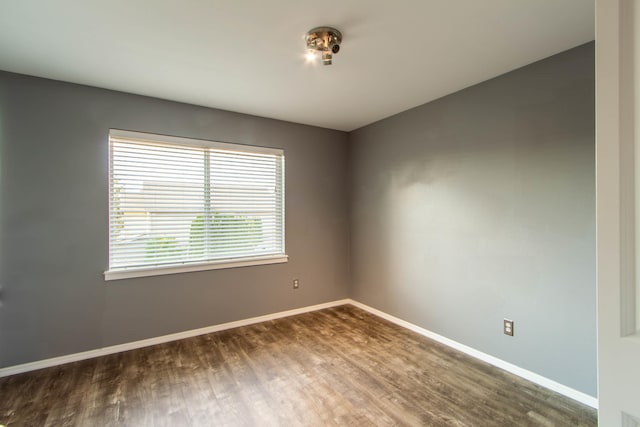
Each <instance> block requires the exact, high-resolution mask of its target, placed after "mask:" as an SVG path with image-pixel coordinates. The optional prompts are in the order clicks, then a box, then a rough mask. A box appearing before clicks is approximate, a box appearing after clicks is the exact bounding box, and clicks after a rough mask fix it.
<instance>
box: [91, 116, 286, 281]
mask: <svg viewBox="0 0 640 427" xmlns="http://www.w3.org/2000/svg"><path fill="white" fill-rule="evenodd" d="M111 138H126V139H129V140H135V141H141V142H157V143H169V144H178V145H185V146H189V147H194V146H200V147H206V148H217V149H223V150H231V151H243V152H249V153H258V154H272V155H279V156H282V171H281V173H282V176H281V182H282V198H283V200H282V204H283V207H282V210H283V212H282V244H283V253H282V254H268V255H259V256H255V257H239V258H227V259H224V258H223V259H216V260H211V261H205V262H197V263H196V262H188V261H186V262H184V263H182V265H180V264H173V265H167V266H158V265H155V266H149V267H130V268H126V267H125V268H117V269H114V270H109V269H107V270H106V271H105V272H104V279H105V280H106V281H110V280H120V279H129V278H136V277H149V276H160V275H166V274H176V273H189V272H197V271H206V270H217V269H224V268H237V267H250V266H258V265H268V264H280V263H286V262H288V261H289V256H288V255H287V254H286V240H285V228H286V226H285V224H286V221H285V210H286V209H285V202H284V199H285V177H284V150H282V149H280V148H271V147H261V146H255V145H246V144H238V143H229V142H221V141H210V140H204V139H197V138H183V137H178V136H170V135H160V134H151V133H144V132H134V131H127V130H121V129H109V147H110V146H111ZM109 151H110V150H109ZM109 156H111V154H109ZM110 162H111V160H109V164H110ZM110 173H111V167H110V166H109V174H110ZM110 182H111V177H110V176H109V180H108V183H109V185H108V190H107V191H108V192H109V210H108V215H109V217H110V215H111V197H110V191H111V190H110V188H111V184H110ZM108 234H109V236H110V232H109V233H108ZM107 240H108V243H109V245H111V237H109V238H108V239H107ZM108 255H109V256H111V250H110V249H109V251H108ZM109 265H110V262H109Z"/></svg>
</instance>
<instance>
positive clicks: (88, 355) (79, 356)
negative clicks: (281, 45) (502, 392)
mask: <svg viewBox="0 0 640 427" xmlns="http://www.w3.org/2000/svg"><path fill="white" fill-rule="evenodd" d="M344 304H352V305H354V306H356V307H358V308H361V309H363V310H365V311H368V312H369V313H371V314H374V315H376V316H378V317H381V318H383V319H386V320H388V321H390V322H392V323H395V324H396V325H399V326H402V327H403V328H406V329H409V330H411V331H413V332H416V333H418V334H420V335H423V336H425V337H427V338H431V339H433V340H435V341H438V342H440V343H442V344H444V345H446V346H448V347H451V348H454V349H456V350H458V351H461V352H463V353H466V354H468V355H470V356H473V357H475V358H476V359H479V360H482V361H484V362H487V363H489V364H491V365H493V366H496V367H498V368H500V369H503V370H505V371H507V372H511V373H512V374H515V375H517V376H519V377H522V378H524V379H526V380H529V381H531V382H533V383H535V384H538V385H541V386H543V387H546V388H548V389H549V390H553V391H555V392H557V393H560V394H562V395H564V396H567V397H569V398H571V399H573V400H576V401H578V402H581V403H584V404H585V405H588V406H590V407H592V408H596V409H597V408H598V399H596V398H595V397H593V396H590V395H588V394H585V393H582V392H580V391H578V390H575V389H572V388H571V387H567V386H565V385H563V384H560V383H558V382H555V381H553V380H550V379H549V378H546V377H543V376H542V375H538V374H536V373H534V372H531V371H528V370H526V369H523V368H520V367H519V366H516V365H513V364H511V363H509V362H505V361H504V360H501V359H498V358H497V357H494V356H491V355H489V354H486V353H483V352H481V351H478V350H476V349H474V348H471V347H468V346H466V345H464V344H460V343H459V342H456V341H453V340H451V339H449V338H446V337H443V336H442V335H438V334H436V333H435V332H431V331H429V330H427V329H424V328H421V327H420V326H417V325H414V324H413V323H409V322H407V321H405V320H402V319H399V318H397V317H395V316H392V315H390V314H387V313H385V312H383V311H380V310H377V309H375V308H373V307H369V306H368V305H365V304H362V303H360V302H358V301H354V300H352V299H342V300H337V301H331V302H327V303H323V304H316V305H310V306H307V307H301V308H296V309H293V310H287V311H280V312H278V313H272V314H266V315H264V316H258V317H252V318H249V319H243V320H237V321H234V322H228V323H222V324H219V325H213V326H207V327H204V328H200V329H192V330H190V331H184V332H178V333H175V334H169V335H163V336H160V337H155V338H149V339H145V340H140V341H133V342H130V343H125V344H118V345H113V346H109V347H104V348H99V349H96V350H89V351H83V352H81V353H74V354H69V355H65V356H60V357H53V358H50V359H44V360H38V361H36V362H30V363H24V364H21V365H15V366H9V367H6V368H0V378H1V377H6V376H9V375H15V374H20V373H23V372H28V371H35V370H37V369H43V368H49V367H51V366H58V365H62V364H65V363H70V362H77V361H80V360H85V359H92V358H94V357H99V356H106V355H108V354H114V353H119V352H123V351H128V350H135V349H137V348H142V347H148V346H151V345H156V344H163V343H167V342H171V341H176V340H181V339H185V338H191V337H195V336H198V335H204V334H209V333H212V332H218V331H223V330H225V329H232V328H238V327H240V326H246V325H252V324H254V323H260V322H266V321H269V320H274V319H280V318H283V317H288V316H294V315H296V314H302V313H308V312H311V311H316V310H322V309H323V308H329V307H336V306H339V305H344Z"/></svg>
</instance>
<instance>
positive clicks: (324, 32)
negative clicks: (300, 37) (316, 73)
mask: <svg viewBox="0 0 640 427" xmlns="http://www.w3.org/2000/svg"><path fill="white" fill-rule="evenodd" d="M305 39H306V41H307V49H309V52H308V53H307V60H309V59H310V58H311V57H312V56H313V57H315V53H316V52H321V53H322V63H323V64H324V65H331V62H332V59H333V55H335V54H336V53H338V52H340V43H342V33H340V31H338V30H336V29H335V28H331V27H316V28H313V29H312V30H309V32H307V36H306V37H305Z"/></svg>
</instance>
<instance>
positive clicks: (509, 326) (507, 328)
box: [502, 319, 513, 337]
mask: <svg viewBox="0 0 640 427" xmlns="http://www.w3.org/2000/svg"><path fill="white" fill-rule="evenodd" d="M502 331H503V332H504V334H505V335H509V336H510V337H512V336H513V320H509V319H504V321H503V323H502Z"/></svg>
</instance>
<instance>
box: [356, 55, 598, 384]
mask: <svg viewBox="0 0 640 427" xmlns="http://www.w3.org/2000/svg"><path fill="white" fill-rule="evenodd" d="M593 63H594V45H593V44H592V43H590V44H587V45H583V46H580V47H578V48H575V49H572V50H570V51H567V52H564V53H561V54H559V55H556V56H553V57H551V58H548V59H545V60H543V61H540V62H537V63H535V64H532V65H529V66H527V67H524V68H521V69H518V70H516V71H513V72H510V73H508V74H505V75H503V76H500V77H498V78H495V79H493V80H490V81H487V82H484V83H481V84H479V85H476V86H473V87H470V88H468V89H465V90H463V91H460V92H457V93H455V94H453V95H450V96H447V97H445V98H441V99H439V100H436V101H434V102H431V103H429V104H425V105H423V106H420V107H417V108H415V109H412V110H409V111H406V112H403V113H401V114H398V115H396V116H393V117H391V118H388V119H385V120H382V121H380V122H377V123H375V124H372V125H370V126H367V127H365V128H362V129H359V130H357V131H355V132H353V133H352V134H350V142H351V152H350V167H351V174H352V177H351V183H352V188H351V256H352V258H351V259H352V267H351V268H352V288H351V296H352V297H353V298H354V299H356V300H358V301H361V302H363V303H365V304H368V305H371V306H373V307H375V308H378V309H380V310H383V311H385V312H387V313H390V314H392V315H395V316H398V317H400V318H402V319H405V320H407V321H409V322H412V323H415V324H417V325H420V326H422V327H424V328H427V329H429V330H432V331H434V332H436V333H438V334H441V335H444V336H446V337H448V338H451V339H453V340H455V341H458V342H460V343H463V344H466V345H468V346H471V347H473V348H475V349H478V350H480V351H483V352H485V353H488V354H491V355H493V356H496V357H498V358H500V359H503V360H506V361H508V362H511V363H513V364H515V365H518V366H520V367H523V368H525V369H528V370H531V371H533V372H536V373H538V374H541V375H543V376H546V377H548V378H551V379H553V380H555V381H558V382H560V383H562V384H565V385H567V386H569V387H573V388H575V389H577V390H580V391H582V392H584V393H587V394H590V395H593V396H595V395H596V310H595V295H596V286H595V225H594V224H595V187H594V170H595V165H594V144H595V142H594V65H593ZM504 317H507V318H511V319H513V320H514V321H515V336H514V337H513V338H511V337H507V336H505V335H503V334H502V331H501V328H502V319H503V318H504Z"/></svg>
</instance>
